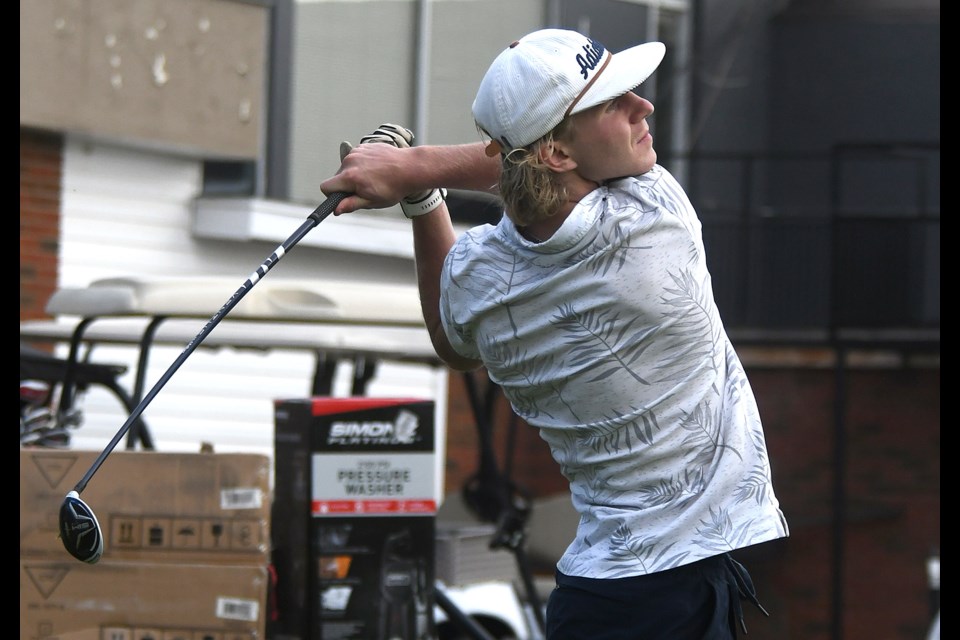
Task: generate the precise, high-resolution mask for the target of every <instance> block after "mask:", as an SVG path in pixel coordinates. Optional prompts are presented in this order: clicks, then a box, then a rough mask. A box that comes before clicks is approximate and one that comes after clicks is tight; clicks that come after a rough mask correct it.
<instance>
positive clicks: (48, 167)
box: [20, 128, 62, 320]
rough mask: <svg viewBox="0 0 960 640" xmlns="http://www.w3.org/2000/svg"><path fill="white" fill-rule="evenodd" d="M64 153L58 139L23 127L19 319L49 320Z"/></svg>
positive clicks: (53, 285) (21, 134) (54, 277)
mask: <svg viewBox="0 0 960 640" xmlns="http://www.w3.org/2000/svg"><path fill="white" fill-rule="evenodd" d="M61 150H62V139H61V137H60V136H59V135H55V134H48V133H42V132H38V131H30V130H25V129H23V128H21V129H20V320H32V319H36V318H44V317H47V316H46V314H45V313H44V306H45V305H46V303H47V299H48V298H49V297H50V296H51V294H53V292H54V290H55V289H56V286H57V264H58V260H57V250H58V247H59V237H60V170H61V157H62V153H61Z"/></svg>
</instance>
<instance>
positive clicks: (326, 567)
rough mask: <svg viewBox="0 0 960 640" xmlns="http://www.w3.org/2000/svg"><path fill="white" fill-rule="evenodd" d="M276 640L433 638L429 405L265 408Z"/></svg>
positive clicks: (294, 403)
mask: <svg viewBox="0 0 960 640" xmlns="http://www.w3.org/2000/svg"><path fill="white" fill-rule="evenodd" d="M275 424H276V433H275V454H276V461H277V462H276V465H275V481H274V500H273V518H272V527H271V540H272V543H273V565H274V567H275V569H276V571H277V588H276V603H277V617H276V620H275V621H272V622H271V623H270V624H269V625H268V635H269V636H270V637H271V638H274V639H275V640H294V639H296V640H320V639H323V640H347V639H357V640H379V639H382V638H396V639H402V640H419V639H425V638H432V637H434V636H435V634H434V631H433V605H434V587H433V582H434V566H433V565H434V550H433V549H434V538H435V533H436V531H435V518H436V511H437V504H438V502H439V496H438V493H439V489H438V486H439V485H438V483H437V469H436V455H435V452H434V449H435V429H434V403H433V402H432V401H423V400H416V399H405V398H402V399H398V398H312V399H300V400H278V401H277V402H276V403H275Z"/></svg>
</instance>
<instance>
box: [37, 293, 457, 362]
mask: <svg viewBox="0 0 960 640" xmlns="http://www.w3.org/2000/svg"><path fill="white" fill-rule="evenodd" d="M236 291H238V282H237V280H236V279H227V278H218V277H181V278H109V279H104V280H97V281H95V282H93V283H91V284H90V285H89V286H87V287H82V288H80V287H70V288H63V289H59V290H58V291H56V292H55V293H54V294H53V295H52V296H51V297H50V300H49V301H48V303H47V307H46V310H47V313H49V314H50V315H52V316H55V317H56V319H53V320H27V321H24V322H21V323H20V338H21V340H29V341H61V342H62V341H76V342H87V343H112V344H141V345H142V344H144V340H145V337H146V335H147V332H148V331H149V332H150V334H151V335H150V339H149V342H150V343H151V344H168V345H169V344H173V345H181V346H182V345H184V344H186V343H188V342H189V341H190V340H191V339H192V338H194V337H195V336H196V335H197V332H198V331H199V330H200V329H201V327H202V324H198V322H197V321H198V320H201V319H204V320H209V319H210V318H211V316H213V315H214V314H215V313H217V312H218V310H219V309H220V308H221V305H223V304H224V303H225V302H226V301H227V300H229V299H230V298H231V296H232V295H233V294H234V293H235V292H236ZM201 346H204V347H208V348H209V347H234V348H249V349H307V350H311V351H317V352H325V353H335V354H343V355H350V356H364V357H372V358H379V359H387V360H396V361H416V362H424V363H431V364H439V363H440V361H439V359H438V358H437V356H436V353H435V352H434V350H433V347H432V345H431V344H430V340H429V336H428V334H427V330H426V327H425V326H424V323H423V316H422V315H421V311H420V302H419V295H418V293H417V289H416V287H414V286H406V285H396V284H374V283H369V282H348V281H343V280H323V279H310V280H293V279H286V280H284V279H279V278H277V279H273V278H271V277H267V278H264V279H263V280H261V281H259V282H257V283H256V286H254V287H252V288H250V289H248V290H247V292H246V294H245V295H244V296H243V298H242V299H241V300H240V302H239V303H237V305H236V306H235V307H234V308H233V309H232V310H230V312H229V313H228V314H227V315H226V316H225V317H224V318H223V320H222V321H221V322H219V323H218V324H217V325H216V327H215V328H214V329H213V330H212V331H211V332H210V334H209V335H208V336H207V337H206V338H205V339H204V340H203V343H202V345H201Z"/></svg>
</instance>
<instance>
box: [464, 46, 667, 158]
mask: <svg viewBox="0 0 960 640" xmlns="http://www.w3.org/2000/svg"><path fill="white" fill-rule="evenodd" d="M665 52H666V47H664V45H663V44H662V43H660V42H648V43H646V44H641V45H637V46H635V47H631V48H629V49H625V50H624V51H621V52H620V53H616V54H613V53H610V51H608V50H607V49H606V47H604V46H603V45H602V44H600V43H599V42H597V41H596V40H593V39H592V38H588V37H587V36H585V35H583V34H580V33H577V32H576V31H569V30H566V29H541V30H540V31H534V32H533V33H530V34H527V35H526V36H524V37H522V38H520V39H519V40H517V41H516V42H514V43H512V44H511V45H510V46H509V47H507V48H506V49H504V50H503V51H502V52H501V53H500V55H498V56H497V57H496V59H494V61H493V64H491V65H490V68H489V69H488V70H487V73H486V75H485V76H484V77H483V80H482V81H481V82H480V89H479V90H478V91H477V96H476V98H475V99H474V101H473V117H474V120H476V122H477V125H478V126H479V127H480V128H481V129H482V130H483V131H484V132H485V133H486V134H487V135H489V136H490V138H491V143H490V145H489V146H488V147H487V155H490V156H493V155H496V154H497V153H506V152H507V151H509V150H511V149H517V148H520V147H525V146H527V145H529V144H532V143H533V142H536V141H537V140H539V139H540V138H542V137H543V136H545V135H546V134H547V133H549V132H550V131H551V130H553V128H554V127H556V126H557V125H558V124H560V122H561V121H562V120H563V119H564V118H565V117H567V116H569V115H573V114H575V113H579V112H581V111H584V110H586V109H589V108H590V107H594V106H596V105H598V104H601V103H603V102H606V101H607V100H612V99H613V98H616V97H617V96H620V95H623V94H624V93H626V92H627V91H631V90H632V89H635V88H636V87H638V86H639V85H640V84H641V83H642V82H643V81H644V80H646V79H647V78H648V77H649V76H650V74H652V73H653V72H654V71H655V70H656V69H657V67H658V66H659V65H660V62H661V61H662V60H663V56H664V53H665Z"/></svg>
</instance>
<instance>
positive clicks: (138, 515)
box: [20, 449, 270, 566]
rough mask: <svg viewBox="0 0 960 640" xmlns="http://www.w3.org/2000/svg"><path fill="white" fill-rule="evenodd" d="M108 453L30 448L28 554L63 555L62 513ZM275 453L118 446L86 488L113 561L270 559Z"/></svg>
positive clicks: (24, 505)
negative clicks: (164, 450)
mask: <svg viewBox="0 0 960 640" xmlns="http://www.w3.org/2000/svg"><path fill="white" fill-rule="evenodd" d="M98 455H99V452H93V451H71V450H51V449H21V451H20V555H21V557H30V556H47V557H61V556H65V555H66V551H65V550H64V548H63V545H62V543H61V541H60V539H59V526H58V522H59V510H60V505H61V504H62V503H63V500H64V497H65V496H66V494H67V492H68V491H70V490H71V489H72V488H73V486H74V484H75V483H76V482H77V481H78V480H79V478H80V477H81V476H82V474H83V473H85V472H86V470H87V469H89V468H90V466H91V465H92V464H93V461H94V460H95V459H96V457H97V456H98ZM269 496H270V459H269V458H268V457H267V456H263V455H255V454H201V453H197V454H192V453H157V452H152V451H114V452H112V453H111V454H110V456H109V457H107V458H106V460H104V462H103V464H102V466H101V467H100V468H99V469H98V470H97V473H96V475H95V476H94V477H93V478H92V479H91V481H90V483H89V484H88V485H87V487H86V488H85V489H84V491H83V496H82V497H83V500H84V502H86V503H87V504H88V505H89V506H90V508H91V509H92V510H93V512H94V513H95V514H96V516H97V520H98V521H99V523H100V528H101V531H102V534H103V537H104V556H105V557H107V558H110V559H113V560H137V561H141V560H142V561H156V562H159V561H172V562H197V563H208V562H225V563H228V564H241V563H249V564H251V565H256V566H266V564H267V563H268V562H269V525H270V504H269V503H270V497H269Z"/></svg>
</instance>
